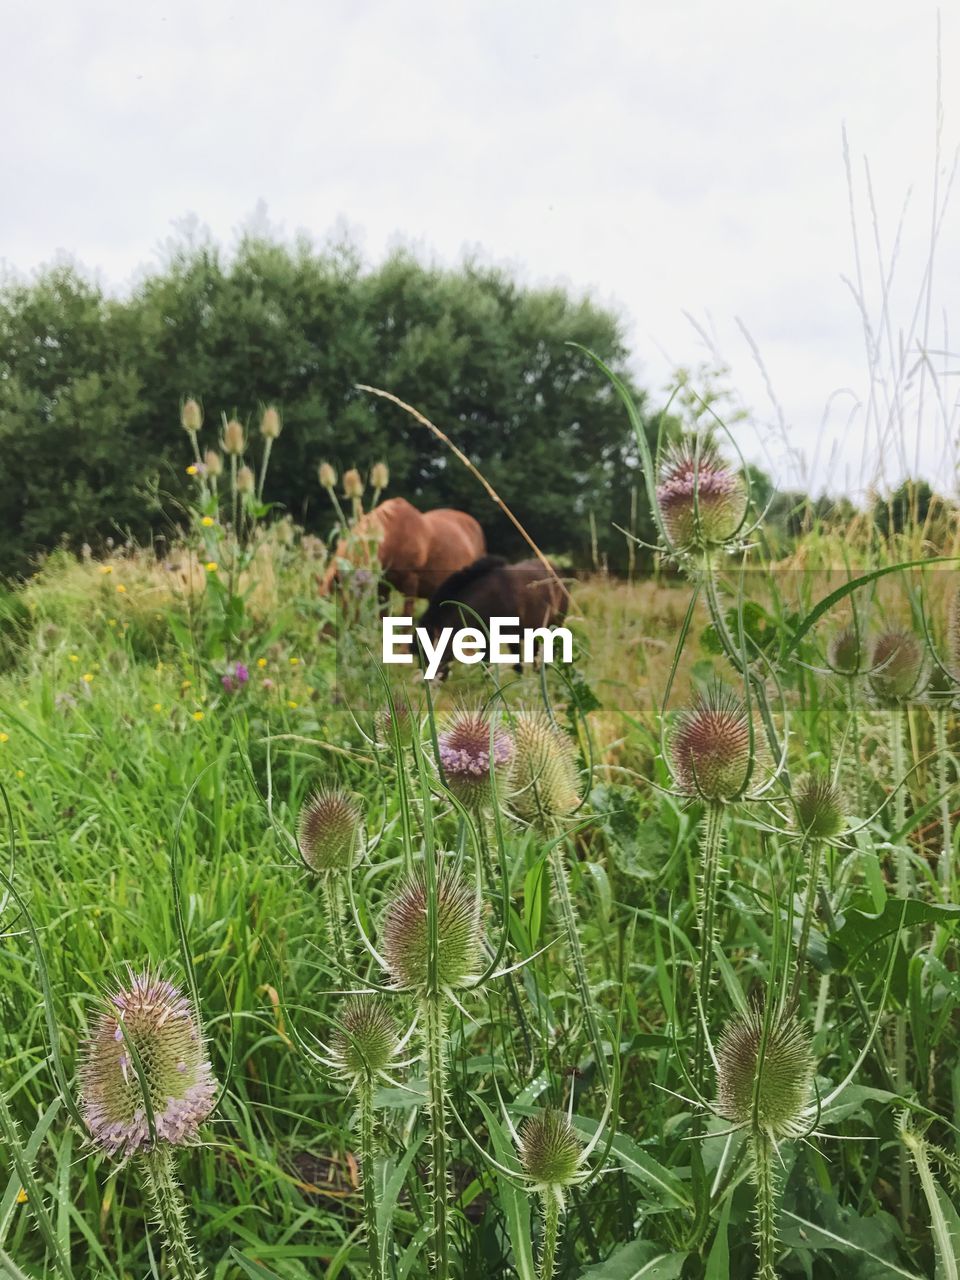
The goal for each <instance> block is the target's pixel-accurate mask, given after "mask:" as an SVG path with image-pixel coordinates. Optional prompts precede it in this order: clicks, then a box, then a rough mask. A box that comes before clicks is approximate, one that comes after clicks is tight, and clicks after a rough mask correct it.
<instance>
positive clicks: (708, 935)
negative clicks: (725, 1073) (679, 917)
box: [693, 801, 723, 1093]
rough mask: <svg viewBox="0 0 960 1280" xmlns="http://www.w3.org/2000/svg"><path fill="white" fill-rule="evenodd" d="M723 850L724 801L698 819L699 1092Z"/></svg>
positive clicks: (696, 1059)
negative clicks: (699, 879) (699, 886)
mask: <svg viewBox="0 0 960 1280" xmlns="http://www.w3.org/2000/svg"><path fill="white" fill-rule="evenodd" d="M722 852H723V805H722V804H720V803H718V802H716V801H714V802H711V803H709V804H708V805H707V808H706V810H705V812H704V815H703V817H702V819H701V822H700V864H701V867H702V874H703V891H702V894H701V898H700V953H699V959H698V964H697V994H698V1009H697V1020H696V1033H695V1035H694V1041H693V1045H694V1048H693V1083H694V1084H695V1085H696V1087H697V1089H698V1090H699V1091H700V1092H701V1093H702V1092H703V1090H704V1087H705V1085H706V1079H705V1076H706V1039H705V1035H704V1026H703V1017H702V1016H701V1014H702V1011H703V1010H705V1009H706V1006H707V996H708V995H709V992H710V979H711V973H712V970H713V943H714V935H715V933H716V923H715V916H716V901H717V881H718V879H719V871H720V858H721V854H722Z"/></svg>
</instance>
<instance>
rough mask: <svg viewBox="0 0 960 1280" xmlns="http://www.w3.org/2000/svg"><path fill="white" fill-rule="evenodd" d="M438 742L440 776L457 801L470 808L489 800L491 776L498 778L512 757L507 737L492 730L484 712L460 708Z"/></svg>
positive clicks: (493, 728)
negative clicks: (441, 771) (441, 770)
mask: <svg viewBox="0 0 960 1280" xmlns="http://www.w3.org/2000/svg"><path fill="white" fill-rule="evenodd" d="M437 741H438V744H439V747H440V763H441V765H442V766H443V776H444V778H445V779H446V783H447V786H448V787H449V788H450V790H451V791H452V792H453V794H454V795H455V796H456V797H457V799H458V800H459V801H460V802H461V803H462V804H465V805H469V806H473V807H476V806H479V805H482V804H483V803H484V801H486V800H489V798H490V793H491V790H492V777H493V775H494V774H495V773H496V775H497V776H499V773H500V770H501V769H503V770H505V769H506V766H507V765H508V764H509V763H510V760H511V758H512V756H513V743H512V741H511V740H510V735H509V734H508V733H507V732H506V731H505V730H504V729H501V728H500V727H499V726H497V727H492V726H491V721H490V717H489V716H488V715H486V713H485V712H483V711H481V710H479V709H473V710H471V709H468V708H466V707H460V708H459V709H458V710H457V711H455V712H454V714H453V716H452V717H451V718H450V720H449V721H448V723H447V725H446V726H445V728H444V729H443V730H442V731H441V732H440V734H439V735H438V738H437ZM491 744H492V750H491Z"/></svg>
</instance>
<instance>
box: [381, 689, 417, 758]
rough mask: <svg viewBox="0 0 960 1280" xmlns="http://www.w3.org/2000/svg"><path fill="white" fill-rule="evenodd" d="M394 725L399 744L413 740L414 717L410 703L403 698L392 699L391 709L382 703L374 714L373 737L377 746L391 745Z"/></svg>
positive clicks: (404, 745)
mask: <svg viewBox="0 0 960 1280" xmlns="http://www.w3.org/2000/svg"><path fill="white" fill-rule="evenodd" d="M394 726H396V731H397V736H398V737H399V739H400V746H401V747H406V746H409V745H410V743H411V742H412V741H413V730H414V719H413V716H412V714H411V712H410V704H409V703H408V702H407V700H406V699H405V698H402V697H401V698H396V699H394V703H393V710H392V711H391V709H390V706H389V704H384V705H383V706H382V707H380V708H378V710H377V711H376V713H375V714H374V717H373V732H374V739H375V741H376V742H377V744H378V745H379V746H384V747H392V746H393V735H394Z"/></svg>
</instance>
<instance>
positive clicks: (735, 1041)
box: [717, 1001, 813, 1138]
mask: <svg viewBox="0 0 960 1280" xmlns="http://www.w3.org/2000/svg"><path fill="white" fill-rule="evenodd" d="M763 1019H764V1011H763V1005H762V1004H761V1003H759V1002H756V1001H755V1002H754V1003H753V1004H752V1005H751V1006H750V1009H749V1011H748V1012H747V1013H746V1014H738V1015H737V1016H736V1017H735V1018H732V1019H731V1020H730V1021H729V1022H728V1023H727V1025H726V1026H725V1027H724V1029H723V1032H722V1033H721V1035H720V1040H719V1042H718V1044H717V1110H718V1112H719V1113H720V1115H721V1116H723V1117H724V1119H726V1120H729V1121H731V1122H732V1123H733V1124H749V1125H753V1124H754V1119H755V1120H756V1125H757V1127H758V1128H760V1129H762V1130H763V1131H764V1132H766V1133H769V1134H772V1135H773V1137H774V1138H788V1137H795V1136H797V1134H798V1133H799V1132H802V1131H803V1127H804V1121H803V1116H804V1110H805V1108H806V1107H807V1104H808V1103H809V1101H810V1093H811V1089H812V1086H813V1054H812V1053H811V1050H810V1037H809V1036H808V1034H807V1032H806V1030H805V1028H804V1027H802V1026H801V1024H800V1023H799V1022H798V1021H797V1019H796V1017H795V1016H794V1015H793V1014H792V1013H784V1014H782V1015H781V1016H780V1017H779V1018H774V1019H772V1020H771V1024H770V1030H769V1031H768V1033H767V1042H766V1047H765V1048H764V1052H763V1060H762V1062H761V1061H760V1048H761V1045H762V1043H763ZM755 1095H756V1096H755Z"/></svg>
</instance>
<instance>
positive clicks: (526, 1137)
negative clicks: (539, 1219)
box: [518, 1107, 583, 1191]
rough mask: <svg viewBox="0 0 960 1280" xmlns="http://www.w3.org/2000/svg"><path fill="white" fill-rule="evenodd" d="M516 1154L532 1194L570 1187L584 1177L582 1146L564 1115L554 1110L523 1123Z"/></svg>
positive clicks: (540, 1112)
mask: <svg viewBox="0 0 960 1280" xmlns="http://www.w3.org/2000/svg"><path fill="white" fill-rule="evenodd" d="M518 1154H519V1157H520V1167H521V1168H522V1169H523V1172H524V1173H525V1174H526V1175H527V1177H528V1178H529V1179H530V1181H531V1182H532V1183H533V1188H532V1189H533V1190H534V1191H542V1190H545V1189H546V1188H549V1187H569V1186H572V1185H573V1184H574V1183H576V1182H579V1181H581V1180H582V1178H583V1172H582V1163H583V1143H582V1142H581V1141H580V1139H579V1138H578V1137H577V1132H576V1130H575V1129H574V1127H573V1125H572V1124H571V1123H570V1121H569V1119H568V1118H567V1116H566V1115H564V1113H563V1112H562V1111H557V1110H556V1109H555V1108H553V1107H548V1108H547V1109H546V1110H544V1111H539V1112H538V1113H537V1114H536V1115H533V1116H529V1117H528V1118H527V1119H526V1120H524V1122H523V1124H522V1125H521V1126H520V1131H519V1150H518Z"/></svg>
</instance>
